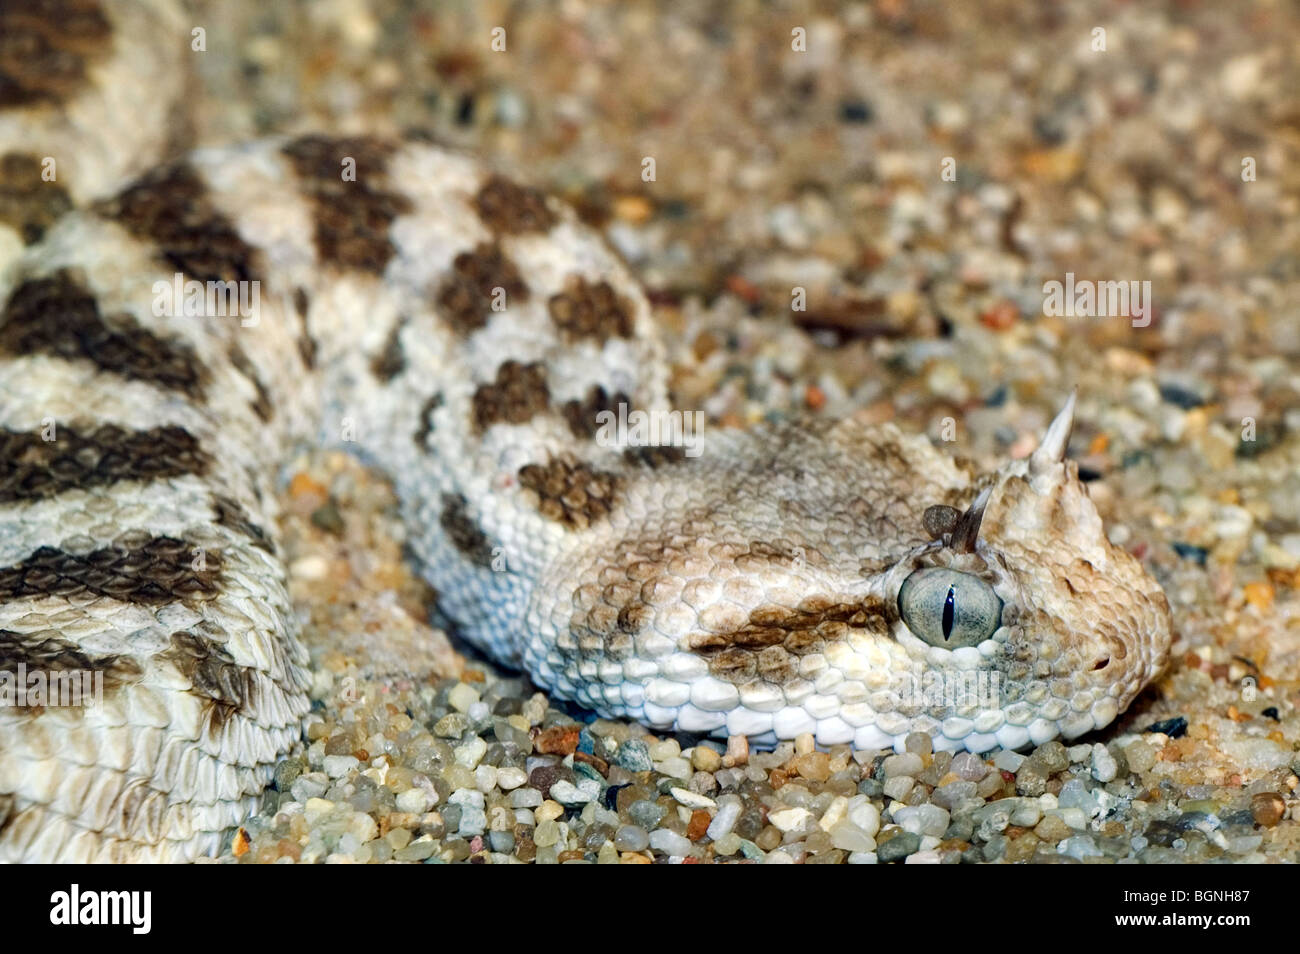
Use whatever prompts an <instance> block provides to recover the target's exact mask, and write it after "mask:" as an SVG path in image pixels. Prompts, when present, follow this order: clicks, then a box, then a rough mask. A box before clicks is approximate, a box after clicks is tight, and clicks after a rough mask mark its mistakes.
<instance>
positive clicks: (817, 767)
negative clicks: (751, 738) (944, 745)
mask: <svg viewBox="0 0 1300 954" xmlns="http://www.w3.org/2000/svg"><path fill="white" fill-rule="evenodd" d="M927 738H928V737H927ZM830 766H831V757H830V756H829V755H827V754H826V753H825V752H808V753H805V754H803V755H799V756H796V757H795V760H794V767H795V771H797V772H798V773H799V775H800V776H801V777H803V778H806V779H808V780H809V781H811V782H824V781H826V780H827V779H828V778H830V777H831V767H830Z"/></svg>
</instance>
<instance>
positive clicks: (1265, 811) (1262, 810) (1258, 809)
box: [1250, 792, 1286, 828]
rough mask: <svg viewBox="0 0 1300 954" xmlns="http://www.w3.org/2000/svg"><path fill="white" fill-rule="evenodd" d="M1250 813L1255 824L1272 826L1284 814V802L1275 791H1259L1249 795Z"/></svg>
mask: <svg viewBox="0 0 1300 954" xmlns="http://www.w3.org/2000/svg"><path fill="white" fill-rule="evenodd" d="M1250 813H1251V815H1253V816H1254V819H1255V824H1257V825H1262V826H1263V827H1265V828H1273V827H1274V826H1276V825H1277V823H1278V822H1280V821H1281V820H1282V816H1283V815H1285V814H1286V802H1285V801H1284V800H1283V798H1282V796H1281V795H1279V794H1278V793H1277V792H1261V793H1259V794H1258V795H1254V796H1251V799H1250Z"/></svg>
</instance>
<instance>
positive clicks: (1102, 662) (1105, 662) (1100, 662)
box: [1092, 656, 1110, 672]
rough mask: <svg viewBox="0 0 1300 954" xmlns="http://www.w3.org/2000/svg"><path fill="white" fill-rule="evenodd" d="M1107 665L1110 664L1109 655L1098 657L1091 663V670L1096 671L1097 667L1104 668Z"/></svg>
mask: <svg viewBox="0 0 1300 954" xmlns="http://www.w3.org/2000/svg"><path fill="white" fill-rule="evenodd" d="M1109 665H1110V657H1109V656H1103V657H1101V658H1100V659H1098V660H1097V661H1096V662H1095V663H1093V664H1092V671H1093V672H1096V671H1097V670H1099V669H1105V668H1106V667H1107V666H1109Z"/></svg>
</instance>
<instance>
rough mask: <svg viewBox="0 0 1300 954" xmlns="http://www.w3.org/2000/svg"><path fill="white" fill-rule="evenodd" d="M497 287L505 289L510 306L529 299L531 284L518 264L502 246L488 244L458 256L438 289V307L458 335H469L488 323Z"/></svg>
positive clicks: (507, 303) (507, 302)
mask: <svg viewBox="0 0 1300 954" xmlns="http://www.w3.org/2000/svg"><path fill="white" fill-rule="evenodd" d="M497 288H503V289H505V293H506V305H507V307H508V306H509V305H510V303H512V302H524V301H527V300H528V285H527V284H525V283H524V279H523V276H522V275H520V274H519V269H518V268H517V267H516V266H515V263H514V262H512V261H511V260H510V259H509V258H508V257H506V254H505V253H504V252H503V251H502V250H501V246H500V245H497V244H495V243H491V244H489V243H486V242H484V243H482V244H480V245H478V246H477V247H476V248H475V249H474V250H473V251H472V252H461V253H460V254H459V255H457V256H456V258H455V260H454V261H453V262H452V266H451V273H450V274H449V275H448V276H447V277H446V278H445V279H443V282H442V285H441V286H440V287H439V288H438V307H439V309H440V310H441V312H442V314H443V315H444V317H446V319H447V321H449V322H450V323H451V326H452V327H453V328H454V329H455V330H456V331H457V332H458V333H460V334H462V335H464V334H469V333H470V332H471V331H477V330H478V329H480V328H482V327H483V326H484V325H486V324H487V321H488V317H489V316H490V315H491V314H492V296H493V293H494V289H497Z"/></svg>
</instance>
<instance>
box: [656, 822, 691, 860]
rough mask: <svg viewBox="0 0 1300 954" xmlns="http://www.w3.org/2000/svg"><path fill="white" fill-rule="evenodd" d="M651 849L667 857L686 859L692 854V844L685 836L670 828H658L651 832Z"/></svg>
mask: <svg viewBox="0 0 1300 954" xmlns="http://www.w3.org/2000/svg"><path fill="white" fill-rule="evenodd" d="M650 847H651V848H653V849H654V850H655V851H662V852H663V853H664V854H666V855H670V856H673V855H675V856H677V857H681V858H685V857H686V856H687V855H689V854H690V853H691V843H690V842H689V841H687V840H686V837H685V836H683V835H679V834H677V832H675V831H673V830H672V829H669V828H656V829H655V830H654V831H652V832H650Z"/></svg>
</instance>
